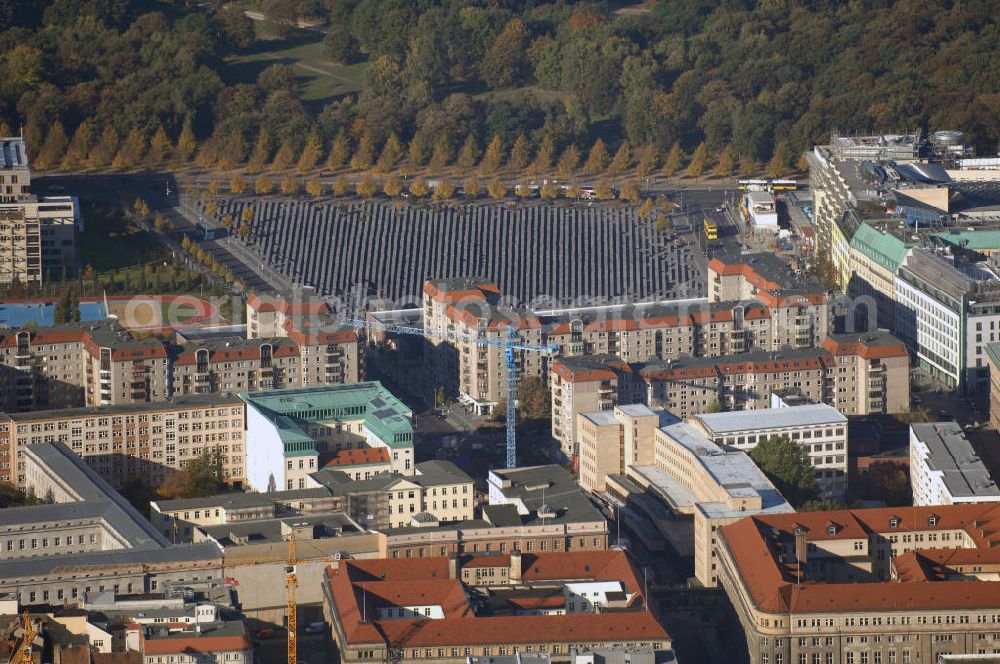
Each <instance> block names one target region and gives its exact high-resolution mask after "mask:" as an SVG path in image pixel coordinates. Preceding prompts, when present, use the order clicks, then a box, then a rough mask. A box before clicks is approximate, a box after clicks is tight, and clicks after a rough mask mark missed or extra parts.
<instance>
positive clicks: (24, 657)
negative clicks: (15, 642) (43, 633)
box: [8, 611, 38, 664]
mask: <svg viewBox="0 0 1000 664" xmlns="http://www.w3.org/2000/svg"><path fill="white" fill-rule="evenodd" d="M21 629H23V630H24V634H23V635H22V636H21V644H20V645H19V646H18V647H16V648H14V652H12V653H11V654H10V659H9V660H8V664H33V663H34V661H35V660H34V659H33V658H32V656H31V643H32V642H33V641H34V640H35V636H36V635H37V634H38V631H37V630H36V629H35V621H34V620H32V619H31V616H29V615H28V612H27V611H25V612H24V615H23V616H21Z"/></svg>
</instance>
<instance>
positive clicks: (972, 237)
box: [931, 230, 1000, 251]
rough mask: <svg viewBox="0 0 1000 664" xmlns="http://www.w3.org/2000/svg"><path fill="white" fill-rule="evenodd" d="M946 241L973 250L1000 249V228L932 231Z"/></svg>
mask: <svg viewBox="0 0 1000 664" xmlns="http://www.w3.org/2000/svg"><path fill="white" fill-rule="evenodd" d="M931 235H934V236H936V237H939V238H941V239H942V240H944V241H945V242H948V243H950V244H954V245H956V246H959V247H965V248H966V249H969V250H971V251H990V250H997V249H1000V230H982V231H943V232H940V233H931Z"/></svg>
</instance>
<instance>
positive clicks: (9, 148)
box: [0, 136, 28, 170]
mask: <svg viewBox="0 0 1000 664" xmlns="http://www.w3.org/2000/svg"><path fill="white" fill-rule="evenodd" d="M27 168H28V150H27V148H26V147H25V145H24V139H23V138H21V137H20V136H10V137H6V138H0V169H2V170H14V169H16V170H27Z"/></svg>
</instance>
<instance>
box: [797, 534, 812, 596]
mask: <svg viewBox="0 0 1000 664" xmlns="http://www.w3.org/2000/svg"><path fill="white" fill-rule="evenodd" d="M795 562H796V563H798V577H799V583H801V582H802V579H803V578H804V577H805V575H806V563H808V562H809V542H808V540H806V529H805V528H803V527H802V526H797V527H796V528H795Z"/></svg>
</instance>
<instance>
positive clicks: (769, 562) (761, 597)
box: [720, 503, 1000, 613]
mask: <svg viewBox="0 0 1000 664" xmlns="http://www.w3.org/2000/svg"><path fill="white" fill-rule="evenodd" d="M932 517H933V520H934V525H933V526H932V525H930V522H931V520H932ZM831 522H834V523H836V524H837V525H839V526H842V527H841V528H840V529H838V531H837V532H836V533H835V534H833V535H830V534H829V532H828V530H827V525H828V524H829V523H831ZM893 523H895V524H896V526H895V528H894V527H892V524H893ZM797 527H803V528H806V530H807V539H808V540H810V541H823V540H841V539H866V538H868V537H869V535H870V534H872V533H879V534H881V535H883V536H888V535H890V534H895V533H906V532H913V531H956V530H962V531H964V532H966V533H967V534H968V535H969V536H970V537H971V538H972V540H973V542H974V543H975V545H976V546H977V547H979V550H980V551H982V552H983V556H984V557H986V558H988V559H991V560H992V559H994V558H996V559H998V560H1000V555H998V553H1000V552H998V549H1000V503H980V504H968V505H935V506H930V507H899V508H894V507H886V508H876V509H864V510H836V511H832V512H802V513H791V514H775V515H767V516H757V517H748V518H745V519H741V520H740V521H737V522H736V523H733V524H730V525H728V526H724V527H723V528H721V529H720V534H721V537H720V543H722V544H724V545H725V546H726V547H727V548H728V550H729V552H730V555H731V557H732V559H733V560H734V561H735V565H736V566H737V568H738V571H739V574H740V577H741V579H742V582H743V583H744V584H745V586H746V588H747V591H748V592H749V594H750V595H751V596H752V597H753V600H754V602H755V603H756V604H757V606H758V607H759V608H760V609H761V610H763V611H768V612H772V613H787V612H792V613H795V612H801V613H804V612H821V611H822V612H829V611H855V610H870V611H876V610H890V609H918V608H940V609H946V608H955V609H958V608H977V607H978V608H986V607H997V606H1000V581H948V580H940V581H933V583H931V584H929V585H923V584H913V583H907V581H919V580H925V579H931V580H932V579H933V577H932V574H931V573H929V572H933V569H932V568H928V567H927V565H934V564H941V565H943V564H946V563H944V562H936V561H940V560H947V559H949V558H950V557H951V556H954V558H953V559H954V560H966V559H969V560H971V559H972V558H974V557H975V554H973V553H972V551H973V550H971V549H969V550H949V549H945V550H941V552H935V553H932V554H928V553H927V552H926V551H921V552H920V553H919V555H918V556H914V557H912V558H907V557H905V556H899V557H898V558H897V561H898V565H899V569H900V570H901V571H902V572H903V574H902V577H903V578H901V580H893V581H883V582H871V583H867V584H865V585H864V587H863V588H862V587H860V586H859V584H858V583H824V582H812V581H808V580H806V581H805V582H804V583H802V584H796V583H795V581H796V579H795V576H794V574H793V568H794V564H791V565H786V564H782V563H780V562H779V559H778V555H779V552H778V550H777V544H776V543H775V541H774V538H775V537H778V538H780V539H781V541H783V542H785V543H787V542H789V541H794V531H795V529H796V528H797ZM945 552H947V553H945ZM897 561H894V562H897Z"/></svg>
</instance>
